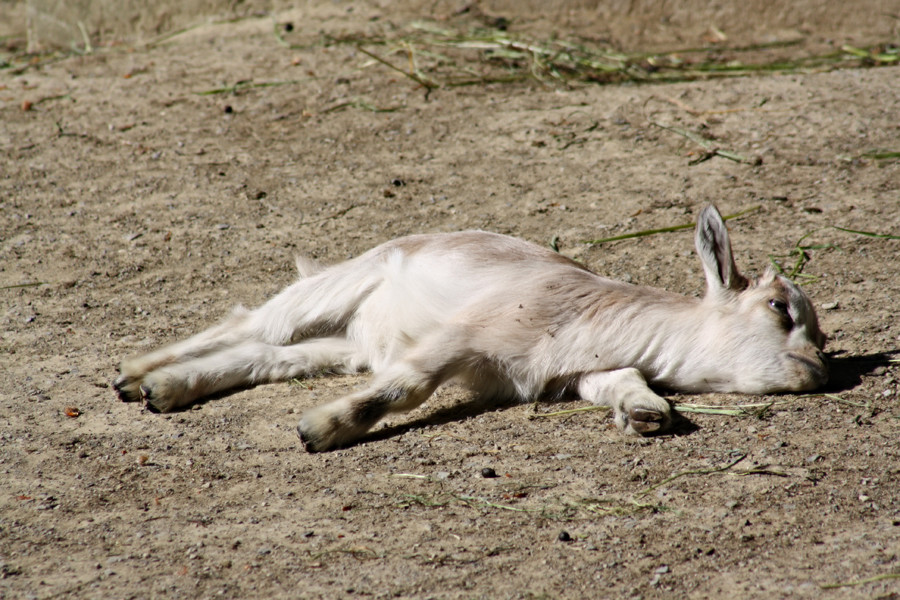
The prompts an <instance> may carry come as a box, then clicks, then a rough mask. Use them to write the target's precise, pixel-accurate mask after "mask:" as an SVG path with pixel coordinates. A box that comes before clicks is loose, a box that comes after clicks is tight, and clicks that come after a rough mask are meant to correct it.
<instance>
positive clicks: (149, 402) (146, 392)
mask: <svg viewBox="0 0 900 600" xmlns="http://www.w3.org/2000/svg"><path fill="white" fill-rule="evenodd" d="M141 400H143V401H144V406H146V407H147V409H148V410H149V411H150V412H155V413H167V412H172V411H173V410H175V409H176V408H178V406H179V405H178V404H177V403H176V402H175V400H174V399H173V398H172V397H171V396H170V395H166V394H161V393H159V391H158V390H156V389H155V388H154V387H153V386H151V385H148V384H146V383H145V384H143V385H141Z"/></svg>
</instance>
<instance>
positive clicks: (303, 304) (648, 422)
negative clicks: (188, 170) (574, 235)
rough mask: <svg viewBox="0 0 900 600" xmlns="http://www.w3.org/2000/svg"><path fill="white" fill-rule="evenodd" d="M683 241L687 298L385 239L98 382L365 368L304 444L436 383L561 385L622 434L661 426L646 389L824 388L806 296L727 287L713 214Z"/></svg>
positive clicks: (198, 386)
mask: <svg viewBox="0 0 900 600" xmlns="http://www.w3.org/2000/svg"><path fill="white" fill-rule="evenodd" d="M695 243H696V247H697V253H698V254H699V256H700V260H701V262H702V263H703V270H704V271H705V272H706V284H707V285H706V287H707V289H706V295H705V297H704V298H703V299H702V300H698V299H694V298H688V297H684V296H679V295H677V294H673V293H670V292H667V291H664V290H659V289H655V288H649V287H642V286H636V285H629V284H626V283H621V282H618V281H612V280H609V279H605V278H603V277H600V276H598V275H595V274H594V273H592V272H591V271H589V270H588V269H586V268H585V267H584V266H582V265H580V264H578V263H576V262H573V261H571V260H569V259H568V258H565V257H563V256H560V255H559V254H557V253H555V252H553V251H551V250H549V249H546V248H541V247H539V246H536V245H534V244H530V243H527V242H523V241H521V240H517V239H514V238H510V237H506V236H503V235H498V234H494V233H486V232H480V231H467V232H461V233H446V234H434V235H414V236H410V237H405V238H400V239H397V240H393V241H390V242H387V243H385V244H382V245H381V246H378V247H376V248H374V249H373V250H370V251H369V252H366V253H365V254H363V255H362V256H359V257H358V258H354V259H352V260H349V261H347V262H344V263H341V264H338V265H335V266H333V267H329V268H326V269H324V270H322V269H317V270H312V269H311V267H310V266H309V265H304V264H300V265H299V266H300V270H301V279H300V280H299V281H297V282H296V283H294V284H292V285H290V286H288V287H287V288H286V289H285V290H284V291H282V292H281V293H280V294H278V295H277V296H275V297H274V298H272V299H271V300H269V301H268V302H266V303H265V304H263V305H262V306H261V307H260V308H258V309H256V310H253V311H247V310H243V309H239V310H237V311H236V312H235V313H234V314H233V315H232V316H231V317H230V318H229V319H227V320H226V321H224V322H223V323H221V324H219V325H217V326H214V327H212V328H210V329H208V330H206V331H204V332H203V333H200V334H198V335H195V336H194V337H192V338H190V339H188V340H185V341H182V342H177V343H174V344H172V345H170V346H167V347H164V348H162V349H160V350H157V351H155V352H151V353H149V354H146V355H143V356H138V357H135V358H130V359H127V360H125V361H124V362H123V363H122V365H121V368H120V371H121V375H120V377H119V378H118V379H117V380H116V382H115V388H116V390H117V391H118V394H119V397H120V398H122V399H123V400H129V401H130V400H140V399H143V400H145V401H146V402H147V404H148V405H149V407H150V408H151V409H153V410H158V411H162V412H168V411H171V410H175V409H178V408H181V407H183V406H186V405H188V404H190V403H191V402H193V401H195V400H197V399H198V398H201V397H203V396H207V395H210V394H213V393H216V392H221V391H223V390H228V389H231V388H235V387H239V386H245V385H252V384H257V383H263V382H269V381H281V380H285V379H289V378H292V377H304V376H309V375H314V374H316V373H318V372H320V371H321V370H323V369H327V370H329V371H336V372H343V373H347V372H356V371H359V370H363V369H369V370H371V371H372V372H373V373H374V377H373V380H372V382H371V385H369V387H367V388H366V389H365V390H363V391H360V392H356V393H353V394H350V395H348V396H345V397H343V398H340V399H338V400H335V401H333V402H330V403H328V404H325V405H323V406H319V407H317V408H313V409H312V410H309V411H307V412H306V414H304V415H303V418H302V419H301V421H300V424H299V425H298V431H299V433H300V438H301V439H302V440H303V444H304V445H305V447H306V449H307V450H309V451H319V450H328V449H332V448H337V447H340V446H344V445H346V444H349V443H352V442H353V441H354V440H357V439H358V438H359V437H360V436H362V435H363V434H364V433H365V432H366V431H368V430H369V429H370V428H371V427H372V426H373V425H374V424H375V423H377V422H378V420H379V419H381V418H382V417H383V416H384V415H385V414H387V413H389V412H400V411H408V410H411V409H413V408H415V407H417V406H419V405H420V404H422V403H423V402H424V401H425V400H426V399H427V398H428V397H429V396H430V395H431V394H432V393H433V392H434V391H435V389H436V388H437V387H438V386H439V385H441V384H442V383H444V382H446V381H448V380H451V379H456V380H459V381H461V382H462V383H463V384H465V385H466V386H467V387H469V388H470V389H472V390H473V391H475V392H477V393H479V394H481V395H488V396H491V397H498V398H502V397H516V398H521V399H532V398H535V397H537V396H539V395H541V394H544V393H562V392H564V391H567V390H569V391H574V392H577V393H578V395H579V396H580V397H581V398H583V399H584V400H587V401H588V402H592V403H594V404H599V405H605V406H610V407H612V410H613V413H614V418H615V422H616V425H618V426H619V428H620V429H622V430H624V431H625V432H626V433H630V434H648V433H652V432H657V431H663V430H665V429H666V427H667V426H668V425H669V423H670V420H671V419H670V414H671V408H670V406H669V404H668V403H667V402H666V401H665V400H664V399H663V398H661V397H660V396H658V395H656V394H655V393H654V392H653V391H651V389H650V387H648V383H649V384H652V385H658V386H662V387H664V388H668V389H672V390H681V391H687V392H709V391H717V392H744V393H750V394H763V393H769V392H779V391H801V390H811V389H813V388H816V387H818V386H820V385H822V384H824V383H825V381H826V380H827V378H828V370H827V366H826V361H825V355H824V354H823V353H822V348H823V346H824V344H825V336H824V335H823V334H822V332H821V331H820V330H819V325H818V321H817V319H816V313H815V311H814V309H813V306H812V304H811V303H810V301H809V298H807V296H806V294H804V293H803V291H801V290H800V288H798V287H797V286H796V285H794V284H793V283H791V282H790V281H789V280H787V279H786V278H784V277H782V276H780V275H777V274H776V273H775V272H773V271H771V270H769V271H767V272H766V273H765V274H764V275H763V276H762V277H760V278H759V279H758V280H757V281H755V282H753V283H751V282H749V281H748V280H747V279H746V278H744V277H743V276H742V275H741V274H740V273H739V272H738V270H737V267H736V266H735V263H734V259H733V258H732V252H731V244H730V242H729V239H728V230H727V229H726V227H725V224H724V222H723V221H722V217H721V216H720V215H719V212H718V211H717V210H716V209H715V207H713V206H707V207H706V208H704V209H703V211H702V212H701V213H700V218H699V220H698V222H697V230H696V236H695ZM304 270H307V271H312V272H308V273H304V272H303V271H304Z"/></svg>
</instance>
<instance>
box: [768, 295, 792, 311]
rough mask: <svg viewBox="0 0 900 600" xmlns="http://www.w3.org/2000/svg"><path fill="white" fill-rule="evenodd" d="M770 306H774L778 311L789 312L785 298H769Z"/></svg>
mask: <svg viewBox="0 0 900 600" xmlns="http://www.w3.org/2000/svg"><path fill="white" fill-rule="evenodd" d="M769 306H771V307H772V309H773V310H775V311H776V312H780V313H784V314H787V311H788V309H787V302H785V301H784V300H777V299H775V298H773V299H771V300H769Z"/></svg>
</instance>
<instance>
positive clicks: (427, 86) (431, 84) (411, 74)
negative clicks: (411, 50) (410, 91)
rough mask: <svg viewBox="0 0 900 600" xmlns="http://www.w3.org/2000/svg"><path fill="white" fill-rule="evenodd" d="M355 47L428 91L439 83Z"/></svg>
mask: <svg viewBox="0 0 900 600" xmlns="http://www.w3.org/2000/svg"><path fill="white" fill-rule="evenodd" d="M356 48H357V49H358V50H359V51H360V52H362V53H363V54H365V55H366V56H369V57H371V58H373V59H375V60H376V61H378V62H380V63H381V64H383V65H384V66H386V67H388V68H389V69H393V70H394V71H397V72H398V73H401V74H402V75H403V76H404V77H409V78H410V79H412V80H413V81H415V82H416V83H418V84H419V85H421V86H422V87H424V88H425V89H426V90H428V91H431V90H433V89H435V88H438V87H440V85H439V84H437V83H435V82H433V81H431V80H429V79H425V78H424V77H422V76H421V75H418V74H417V73H415V72H408V71H405V70H403V69H401V68H400V67H398V66H396V65H394V64H392V63H390V62H388V61H386V60H385V59H383V58H381V57H380V56H378V55H377V54H375V53H373V52H369V51H368V50H366V49H365V48H363V47H362V46H357V47H356Z"/></svg>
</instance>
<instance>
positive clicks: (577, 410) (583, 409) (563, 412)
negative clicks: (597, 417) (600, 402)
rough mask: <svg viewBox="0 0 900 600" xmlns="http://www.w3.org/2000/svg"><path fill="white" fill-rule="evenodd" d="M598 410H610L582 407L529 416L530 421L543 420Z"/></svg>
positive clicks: (598, 407)
mask: <svg viewBox="0 0 900 600" xmlns="http://www.w3.org/2000/svg"><path fill="white" fill-rule="evenodd" d="M597 410H609V407H608V406H582V407H580V408H570V409H567V410H557V411H554V412H548V413H532V414H530V415H528V418H529V419H542V418H545V417H565V416H568V415H574V414H577V413H583V412H593V411H597Z"/></svg>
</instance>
